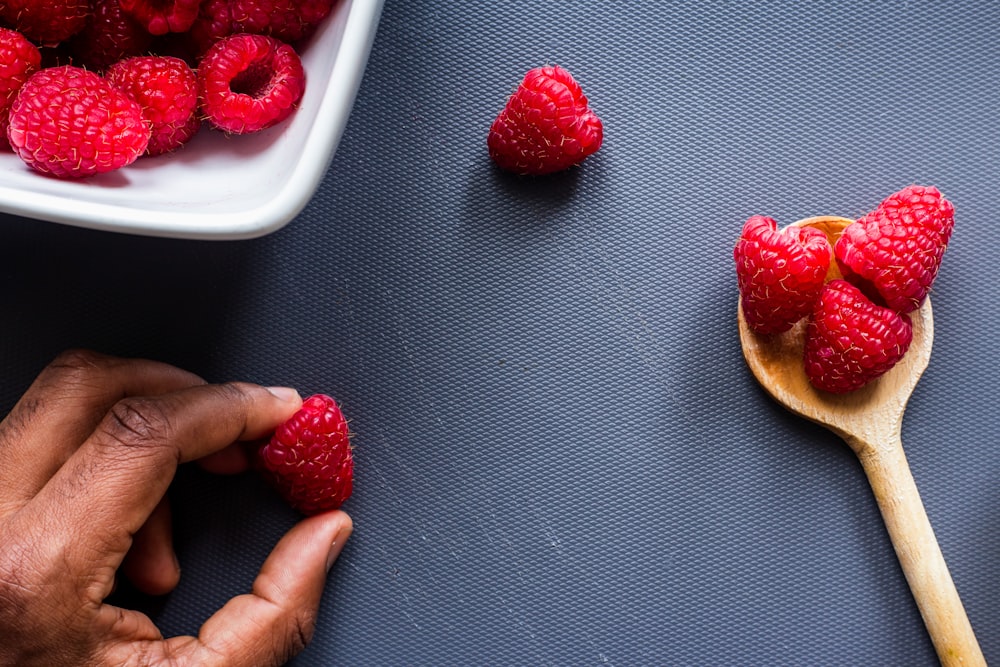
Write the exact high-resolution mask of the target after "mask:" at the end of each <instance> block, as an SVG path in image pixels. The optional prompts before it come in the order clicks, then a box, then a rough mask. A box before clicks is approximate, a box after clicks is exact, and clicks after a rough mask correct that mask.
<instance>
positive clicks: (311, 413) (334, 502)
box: [257, 394, 354, 515]
mask: <svg viewBox="0 0 1000 667" xmlns="http://www.w3.org/2000/svg"><path fill="white" fill-rule="evenodd" d="M257 460H258V463H259V466H260V468H261V469H262V471H263V472H264V474H265V477H267V479H268V480H269V481H270V482H271V484H272V485H273V486H274V487H275V489H276V490H277V491H278V493H279V494H280V495H281V496H282V497H283V498H284V499H285V501H286V502H287V503H288V504H290V505H291V506H292V507H294V508H295V509H297V510H298V511H300V512H302V513H303V514H306V515H312V514H319V513H320V512H325V511H329V510H333V509H337V508H338V507H340V506H341V505H342V504H343V503H344V501H345V500H347V499H348V498H349V497H350V495H351V492H352V490H353V481H354V458H353V454H352V452H351V445H350V433H349V430H348V426H347V420H346V419H344V415H343V413H342V412H341V411H340V407H339V406H338V405H337V403H336V401H334V400H333V399H332V398H330V397H329V396H326V395H324V394H316V395H313V396H310V397H309V398H307V399H306V400H305V401H303V402H302V408H301V409H300V410H299V411H298V412H296V413H295V414H294V415H293V416H292V417H291V418H290V419H289V420H288V421H286V422H285V423H283V424H281V425H280V426H279V427H278V428H277V430H276V431H275V433H274V435H273V436H272V437H271V440H270V442H268V443H267V444H266V445H265V446H264V447H262V448H261V449H260V450H259V452H258V454H257Z"/></svg>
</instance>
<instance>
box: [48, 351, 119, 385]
mask: <svg viewBox="0 0 1000 667" xmlns="http://www.w3.org/2000/svg"><path fill="white" fill-rule="evenodd" d="M108 361H109V357H106V356H104V355H103V354H99V353H97V352H94V351H93V350H86V349H83V348H73V349H69V350H64V351H63V352H60V353H59V354H58V355H57V356H56V358H55V359H53V360H52V361H51V362H50V363H49V365H48V366H47V367H46V369H45V373H47V374H52V375H57V376H58V378H59V380H60V381H61V382H73V381H74V380H75V381H76V382H77V383H79V384H89V383H90V382H92V381H93V378H94V377H95V376H96V375H99V374H101V373H103V372H104V369H105V368H106V367H107V365H108Z"/></svg>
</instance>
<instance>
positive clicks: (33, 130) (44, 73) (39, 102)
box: [7, 65, 149, 178]
mask: <svg viewBox="0 0 1000 667" xmlns="http://www.w3.org/2000/svg"><path fill="white" fill-rule="evenodd" d="M7 138H8V139H9V140H10V145H11V147H12V148H13V149H14V151H15V152H16V153H17V154H18V155H19V156H20V158H21V159H22V160H24V162H25V163H26V164H28V165H29V166H30V167H31V168H33V169H35V170H36V171H39V172H42V173H44V174H50V175H52V176H57V177H59V178H81V177H84V176H92V175H94V174H99V173H102V172H106V171H111V170H113V169H118V168H120V167H124V166H125V165H128V164H131V163H132V162H134V161H135V159H136V158H138V157H139V156H140V155H142V153H143V151H145V150H146V144H147V143H148V142H149V126H148V125H147V124H146V121H144V120H143V118H142V110H141V109H140V108H139V105H138V104H136V103H135V102H133V101H132V100H131V99H129V97H128V96H127V95H126V94H125V93H123V92H121V91H120V90H118V89H117V88H115V87H114V86H112V85H111V84H110V83H108V82H107V81H105V80H104V79H102V78H101V77H100V76H98V75H97V74H95V73H93V72H90V71H88V70H85V69H83V68H80V67H73V66H72V65H63V66H61V67H49V68H46V69H41V70H38V71H37V72H35V73H34V74H32V75H31V77H30V78H29V79H28V80H27V81H26V82H25V83H24V85H23V86H21V90H20V92H19V93H18V94H17V97H16V98H15V99H14V104H13V105H12V106H11V109H10V126H9V127H8V128H7Z"/></svg>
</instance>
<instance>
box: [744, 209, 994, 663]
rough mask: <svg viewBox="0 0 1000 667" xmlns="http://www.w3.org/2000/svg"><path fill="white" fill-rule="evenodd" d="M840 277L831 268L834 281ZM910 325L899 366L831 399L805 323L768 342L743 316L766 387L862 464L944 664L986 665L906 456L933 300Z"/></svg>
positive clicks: (822, 220)
mask: <svg viewBox="0 0 1000 667" xmlns="http://www.w3.org/2000/svg"><path fill="white" fill-rule="evenodd" d="M851 222H852V221H851V220H848V219H846V218H838V217H832V216H821V217H816V218H807V219H805V220H800V221H798V222H796V223H793V224H795V225H796V226H805V225H808V226H811V227H816V228H818V229H820V230H822V231H824V232H825V233H826V234H827V236H828V237H829V238H830V240H831V242H835V241H836V239H837V238H838V237H839V235H840V232H842V231H843V229H844V228H845V227H846V226H847V225H848V224H850V223H851ZM832 264H834V265H835V264H836V262H832ZM839 276H840V272H839V270H838V269H837V267H836V266H831V268H830V273H829V274H828V276H827V277H828V278H835V277H839ZM910 317H911V319H912V321H913V342H912V343H911V344H910V348H909V350H908V351H907V353H906V355H905V356H904V357H903V359H902V360H901V361H900V362H899V363H898V364H896V366H894V367H893V368H892V369H891V370H890V371H889V372H888V373H886V374H885V375H883V376H882V377H880V378H878V379H877V380H874V381H873V382H871V383H869V384H867V385H866V386H864V387H862V388H861V389H859V390H857V391H853V392H850V393H846V394H831V393H827V392H823V391H819V390H817V389H815V388H813V386H812V385H811V384H809V380H808V379H807V378H806V374H805V370H804V368H803V362H802V348H803V340H804V334H805V321H803V322H800V323H799V324H798V325H796V327H795V328H793V329H792V330H791V331H789V332H787V333H784V334H779V335H773V336H762V335H759V334H757V333H755V332H753V331H752V330H751V329H750V328H749V326H747V323H746V320H745V319H744V317H743V310H742V308H738V309H737V319H738V322H739V330H740V342H741V343H742V345H743V356H744V357H745V358H746V362H747V365H748V366H749V367H750V370H751V371H752V372H753V374H754V376H755V377H756V378H757V381H758V382H759V383H760V385H761V386H762V387H763V388H764V389H765V390H766V391H767V392H768V393H769V394H770V395H771V397H772V398H774V399H775V400H776V401H777V402H778V403H780V404H781V405H783V406H785V407H786V408H788V409H789V410H791V411H792V412H793V413H795V414H797V415H800V416H802V417H805V418H806V419H809V420H811V421H814V422H816V423H818V424H821V425H823V426H825V427H826V428H828V429H830V430H831V431H833V432H834V433H836V434H837V435H839V436H840V437H842V438H843V439H844V440H845V441H846V442H847V444H848V445H850V447H851V449H852V450H853V451H854V453H855V454H856V455H857V457H858V459H859V460H860V462H861V465H862V467H863V468H864V471H865V474H866V475H867V477H868V481H869V483H870V484H871V487H872V490H873V491H874V493H875V499H876V500H877V501H878V506H879V509H880V510H881V512H882V518H883V520H884V521H885V526H886V528H887V529H888V532H889V537H890V539H891V540H892V544H893V547H894V548H895V550H896V555H897V557H898V558H899V563H900V565H901V566H902V568H903V574H904V575H905V576H906V581H907V582H908V583H909V586H910V590H911V591H912V593H913V597H914V598H915V599H916V602H917V607H918V608H919V609H920V615H921V616H922V617H923V620H924V624H925V625H926V627H927V632H928V633H929V634H930V637H931V641H932V642H933V643H934V648H935V650H936V651H937V654H938V658H939V659H940V660H941V664H942V665H947V666H949V667H950V666H951V665H963V666H968V665H985V664H986V661H985V659H984V658H983V654H982V651H981V650H980V648H979V644H978V643H977V642H976V636H975V634H974V633H973V631H972V626H971V624H970V623H969V619H968V617H967V616H966V614H965V609H964V608H963V607H962V601H961V600H960V599H959V597H958V591H957V590H956V589H955V584H954V582H953V581H952V579H951V574H950V573H949V572H948V566H947V565H946V564H945V561H944V557H943V556H942V555H941V549H940V547H939V546H938V543H937V540H936V538H935V537H934V531H933V530H932V528H931V524H930V521H929V520H928V519H927V513H926V512H925V511H924V507H923V504H922V502H921V500H920V495H919V493H918V492H917V486H916V484H915V483H914V481H913V475H912V474H911V473H910V468H909V465H908V464H907V462H906V456H905V455H904V453H903V443H902V440H901V438H900V431H901V427H902V422H903V412H904V410H905V409H906V402H907V400H909V398H910V394H911V393H912V392H913V388H914V387H915V386H916V384H917V380H918V379H919V378H920V375H921V374H922V373H923V372H924V369H925V368H927V362H928V361H929V360H930V356H931V345H932V343H933V341H934V320H933V316H932V313H931V304H930V300H929V299H928V300H927V301H925V302H924V305H923V306H922V307H921V308H920V309H919V310H917V311H915V312H913V313H911V314H910Z"/></svg>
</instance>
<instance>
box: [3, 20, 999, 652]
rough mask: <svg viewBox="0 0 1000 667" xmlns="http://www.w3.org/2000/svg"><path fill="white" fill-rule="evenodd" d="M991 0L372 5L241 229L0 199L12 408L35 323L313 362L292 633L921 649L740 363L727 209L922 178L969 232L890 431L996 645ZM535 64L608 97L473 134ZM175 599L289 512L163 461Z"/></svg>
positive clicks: (841, 507) (218, 374) (168, 624)
mask: <svg viewBox="0 0 1000 667" xmlns="http://www.w3.org/2000/svg"><path fill="white" fill-rule="evenodd" d="M998 28H1000V5H997V4H996V3H992V2H966V3H935V2H886V3H863V2H856V3H846V2H827V3H795V2H746V3H734V2H701V3H672V2H671V3H668V2H659V1H646V2H596V1H595V2H524V1H520V2H518V1H513V2H504V3H485V2H482V3H476V2H472V3H469V2H457V1H455V0H425V1H422V2H393V1H392V0H389V2H388V3H387V6H386V8H385V13H384V16H383V20H382V24H381V27H380V30H379V34H378V37H377V39H376V42H375V46H374V50H373V52H372V57H371V61H370V64H369V69H368V71H367V74H366V77H365V80H364V83H363V85H362V88H361V90H360V93H359V96H358V100H357V105H356V107H355V110H354V113H353V115H352V118H351V121H350V124H349V126H348V128H347V131H346V134H345V136H344V139H343V141H342V143H341V146H340V149H339V151H338V153H337V155H336V156H335V158H334V160H333V163H332V165H331V167H330V170H329V173H328V175H327V177H326V179H325V181H324V182H323V184H322V187H321V190H320V192H319V193H318V194H317V196H316V197H315V199H314V200H313V201H312V202H311V204H310V205H309V206H308V207H307V209H306V210H305V211H304V212H303V213H302V214H301V215H300V216H299V218H298V219H296V220H295V221H293V222H292V223H291V225H289V226H288V227H287V228H285V229H284V230H281V231H280V232H278V233H276V234H273V235H271V236H269V237H266V238H263V239H258V240H254V241H246V242H239V243H196V242H180V241H165V240H156V239H141V238H132V237H125V236H115V235H108V234H102V233H96V232H89V231H84V230H77V229H72V228H67V227H60V226H54V225H49V224H46V223H36V222H32V221H28V220H22V219H15V218H4V219H3V220H2V221H0V222H2V228H0V229H2V234H3V242H2V243H0V276H2V278H3V279H4V281H5V283H6V285H7V289H5V290H4V291H3V293H2V294H0V307H2V309H3V312H4V313H5V314H6V316H7V319H8V322H9V326H8V327H6V331H7V333H6V335H5V336H4V337H3V343H2V344H0V362H2V364H3V368H4V378H5V379H4V382H3V383H2V386H0V388H2V392H3V393H2V396H0V398H2V400H3V405H4V406H9V405H11V404H12V403H13V401H14V400H15V399H16V397H17V396H18V395H19V393H20V391H21V390H23V388H24V387H25V386H26V385H27V383H28V382H29V381H30V379H31V377H33V375H34V374H35V372H37V370H38V369H39V368H40V367H41V366H42V365H43V364H44V363H45V362H46V361H47V360H48V359H49V358H50V357H51V356H53V355H54V354H55V353H56V352H57V351H58V350H60V349H62V348H64V347H68V346H81V345H82V346H90V347H94V348H97V349H101V350H103V351H106V352H111V353H117V354H133V355H141V356H148V357H155V358H159V359H163V360H166V361H171V362H174V363H177V364H179V365H182V366H185V367H188V368H190V369H192V370H195V371H197V372H200V373H202V374H203V375H205V376H206V377H208V378H209V379H212V380H227V379H247V380H255V381H260V382H266V383H275V384H292V385H295V386H297V387H299V388H300V390H302V391H303V392H311V391H320V390H321V391H326V392H329V393H332V394H334V395H336V396H337V397H338V398H339V399H340V400H341V401H342V402H343V405H344V409H345V411H346V412H347V413H348V414H349V415H350V417H351V418H352V420H353V429H354V430H355V431H356V432H357V436H356V438H355V444H356V447H357V450H356V451H357V460H358V467H357V483H356V492H355V496H354V497H353V498H352V499H351V500H350V501H349V503H348V505H347V507H346V509H348V510H349V511H350V512H351V514H352V515H353V517H354V519H355V522H356V533H355V535H354V537H353V538H352V540H351V542H350V543H349V545H348V547H347V549H346V551H345V552H344V553H343V555H342V557H341V560H340V562H339V564H338V566H337V567H336V568H335V570H334V572H333V573H332V574H331V577H330V581H329V587H328V594H327V596H326V598H325V600H324V606H323V609H322V614H321V616H320V619H319V628H318V631H317V633H316V637H315V640H314V642H313V644H312V645H311V646H310V648H308V649H307V650H306V652H305V653H303V654H302V655H301V656H300V657H299V658H298V659H296V660H295V661H294V664H295V665H298V666H311V665H333V664H345V665H402V664H435V665H443V664H455V665H483V664H497V665H531V664H539V665H588V664H594V665H597V664H605V663H607V664H616V665H637V664H638V665H641V664H649V665H654V664H655V665H663V664H671V665H682V664H683V665H762V664H768V665H806V664H808V665H862V664H863V665H931V664H934V663H935V658H934V653H933V649H932V647H931V645H930V642H929V640H928V639H927V637H926V634H925V632H924V630H923V627H922V624H921V621H920V617H919V614H918V613H917V611H916V608H915V606H914V605H913V602H912V600H911V598H910V595H909V592H908V589H907V587H906V584H905V582H904V580H903V577H902V575H901V572H900V570H899V568H898V565H897V563H896V560H895V558H894V556H893V552H892V549H891V546H890V544H889V542H888V539H887V537H886V534H885V531H884V529H883V527H882V524H881V521H880V519H879V515H878V512H877V508H876V506H875V504H874V501H873V499H872V497H871V493H870V491H869V489H868V486H867V484H866V482H865V480H864V478H863V475H862V472H861V469H860V467H859V466H858V464H857V463H856V462H855V461H854V459H853V458H852V455H851V454H850V452H849V450H847V448H846V447H844V446H843V445H842V444H841V443H840V442H839V441H838V440H837V439H836V438H835V437H834V436H832V435H830V434H828V433H826V432H825V431H823V430H821V429H820V428H818V427H816V426H813V425H810V424H807V423H804V422H802V421H800V420H797V419H796V418H794V417H792V416H790V415H788V414H786V413H785V412H783V411H782V410H781V409H780V408H779V407H778V406H776V405H774V404H773V403H772V402H770V400H769V399H768V398H767V397H766V396H765V395H764V394H763V393H762V392H761V391H759V390H758V388H757V387H756V386H755V384H754V382H753V380H752V379H751V377H750V376H749V374H748V372H747V371H746V369H745V366H744V364H743V361H742V358H741V355H740V350H739V345H738V341H737V337H736V331H735V324H734V317H735V313H734V309H735V300H734V299H735V278H734V276H733V270H732V266H731V259H730V252H731V247H732V243H733V241H734V240H735V236H736V234H737V233H738V230H739V226H740V225H741V224H742V222H743V220H744V219H745V218H746V217H747V216H749V215H750V214H753V213H765V214H768V215H772V216H774V217H776V218H777V219H778V220H779V221H780V222H783V223H787V222H791V221H793V220H795V219H798V218H801V217H805V216H808V215H814V214H821V213H829V214H839V215H848V216H854V215H858V214H860V213H862V212H864V211H865V210H867V209H869V208H871V207H873V206H874V205H875V204H876V203H877V202H878V201H879V199H881V198H882V197H883V196H884V195H886V194H888V193H890V192H892V191H894V190H896V189H898V188H900V187H902V186H904V185H907V184H909V183H912V182H919V183H928V184H935V185H937V186H939V187H940V188H942V190H944V191H945V193H946V194H947V195H948V196H949V198H950V199H952V200H953V201H954V202H955V204H956V207H957V210H958V214H957V227H956V231H955V235H954V240H953V243H952V247H951V248H950V249H949V251H948V253H947V255H946V257H945V262H944V266H943V268H942V272H941V275H940V278H939V281H938V283H937V285H936V289H935V292H934V297H933V298H934V312H935V315H936V323H935V329H936V344H935V350H934V354H933V358H932V360H931V365H930V368H929V369H928V371H927V373H926V375H925V377H924V379H923V380H922V381H921V383H920V385H919V386H918V388H917V390H916V393H915V395H914V396H913V399H912V401H911V403H910V408H909V411H908V413H907V418H906V420H905V422H904V426H903V439H904V443H905V445H906V447H907V452H908V455H909V458H910V463H911V467H912V469H913V473H914V476H915V478H916V480H917V484H918V486H919V487H920V489H921V492H922V494H923V498H924V502H925V505H926V507H927V510H928V513H929V515H930V517H931V521H932V523H933V524H934V526H935V529H936V531H937V535H938V538H939V541H940V543H941V546H942V549H943V551H944V554H945V557H946V559H947V560H948V561H949V564H950V566H951V570H952V574H953V576H954V578H955V580H956V582H957V585H958V587H959V590H960V592H961V595H962V597H963V599H964V601H965V603H966V607H967V610H968V613H969V616H970V618H971V620H972V623H973V625H974V626H975V628H976V630H977V633H978V636H979V639H980V642H981V644H982V646H983V650H984V652H985V654H986V657H987V659H988V660H989V659H992V660H993V661H994V662H996V661H1000V576H998V575H1000V567H998V565H997V559H998V556H1000V540H998V536H997V532H996V530H997V526H998V521H1000V493H998V489H997V485H996V481H995V480H996V479H997V476H998V472H1000V450H998V448H997V439H998V432H1000V421H998V415H1000V398H998V394H997V392H996V391H995V390H994V388H993V382H994V380H995V377H996V369H997V368H998V361H1000V359H998V355H1000V353H998V347H997V345H996V344H995V342H994V336H995V332H996V331H997V328H998V325H1000V309H998V305H1000V297H998V296H997V292H996V287H997V279H996V268H995V267H996V256H997V252H998V250H1000V244H998V242H997V236H996V211H997V210H1000V202H998V193H1000V175H998V171H997V167H998V164H997V156H998V148H1000V143H998V141H1000V135H998V131H1000V113H998V111H1000V90H998V87H997V83H998V76H1000V67H998V65H1000V59H998V56H1000V53H998V50H1000V41H998V40H997V39H996V36H997V30H998ZM543 63H558V64H561V65H563V66H565V67H567V68H568V69H570V71H572V72H573V73H574V74H575V75H576V77H577V78H578V80H579V81H580V82H581V83H582V85H583V86H584V89H585V91H586V92H587V93H588V95H589V97H590V99H591V101H592V104H593V106H594V108H595V110H596V111H597V113H598V114H599V115H600V116H601V118H602V119H603V120H604V123H605V128H606V138H605V145H604V147H603V148H602V149H601V151H600V152H599V153H598V154H597V155H595V156H594V157H593V158H591V159H590V160H589V161H588V162H587V163H586V164H585V166H584V167H583V168H581V169H578V170H576V171H574V172H572V173H568V174H564V175H560V176H556V177H553V178H550V179H547V180H544V181H531V180H521V179H516V178H509V177H506V176H504V175H502V174H499V173H497V172H496V171H495V170H494V169H493V168H492V167H491V165H490V163H489V161H488V158H487V157H486V150H485V137H486V129H487V127H488V126H489V123H490V121H491V120H492V118H493V116H494V115H495V113H496V112H497V111H498V110H499V108H500V106H501V105H502V103H503V101H504V98H505V96H506V95H507V94H508V93H509V91H510V90H511V89H512V87H513V86H514V85H515V84H516V82H517V81H518V79H519V77H520V76H521V75H522V74H523V72H524V71H525V70H526V69H528V68H530V67H533V66H536V65H539V64H543ZM175 503H176V515H177V517H176V518H177V522H178V532H179V534H178V548H179V550H180V557H181V562H182V566H183V568H184V579H183V581H182V584H181V586H180V588H179V589H178V590H177V591H176V592H175V593H174V594H172V595H171V596H169V597H167V598H165V599H163V600H158V601H145V602H144V604H145V605H146V606H147V607H148V610H149V611H150V613H151V614H152V615H153V616H154V618H155V619H156V620H157V621H158V622H159V623H160V624H161V626H162V627H163V628H164V630H165V631H166V632H168V633H179V632H183V633H190V632H196V631H197V628H198V626H199V625H200V623H201V622H202V621H203V620H204V619H205V618H206V617H207V615H208V614H210V613H211V611H212V610H213V609H214V608H215V607H217V606H218V605H219V604H221V603H222V602H223V601H224V600H225V599H227V598H228V597H229V596H231V595H233V594H235V593H238V592H242V591H243V590H245V589H246V588H247V587H248V586H249V583H250V581H251V580H252V578H253V576H254V573H255V571H256V569H257V567H259V565H260V563H261V561H262V560H263V558H264V556H265V554H266V553H267V551H268V550H269V548H270V546H271V545H272V544H273V543H274V542H275V541H276V540H277V539H278V537H279V536H280V535H281V534H282V533H283V531H284V530H286V529H287V528H288V527H289V526H290V525H291V524H292V523H293V522H294V520H295V517H294V515H293V514H292V513H291V512H290V511H288V510H286V509H285V508H283V506H282V505H281V504H280V502H278V501H277V500H276V499H275V498H274V497H272V496H271V495H270V494H269V492H267V491H266V490H265V489H264V488H263V487H262V486H261V485H260V484H259V483H258V482H257V480H256V479H254V478H252V477H240V478H236V479H227V480H224V481H222V482H219V481H216V480H214V479H212V478H209V477H208V476H205V475H202V474H199V473H196V472H185V473H183V474H182V475H181V477H180V479H179V481H178V485H177V488H176V493H175Z"/></svg>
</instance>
